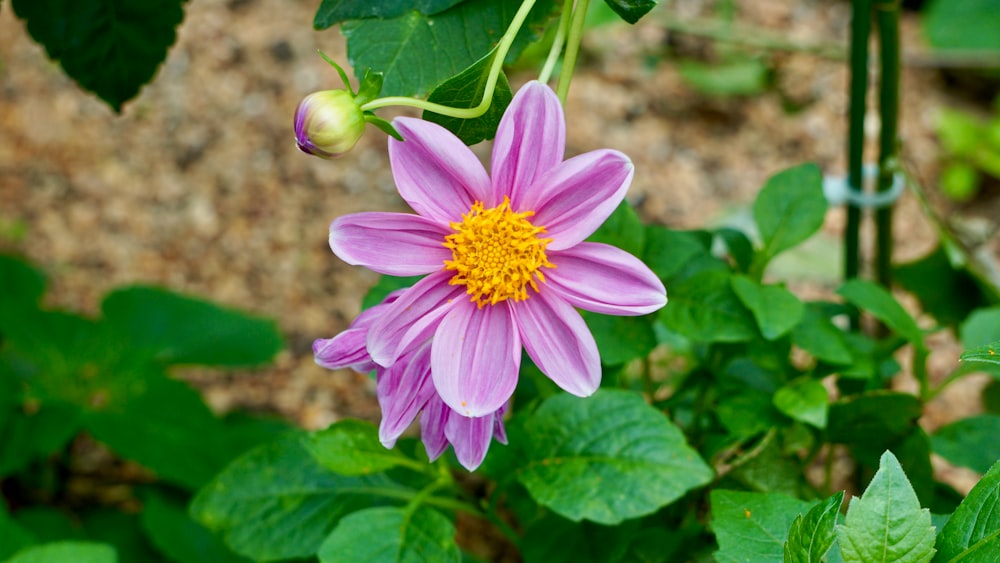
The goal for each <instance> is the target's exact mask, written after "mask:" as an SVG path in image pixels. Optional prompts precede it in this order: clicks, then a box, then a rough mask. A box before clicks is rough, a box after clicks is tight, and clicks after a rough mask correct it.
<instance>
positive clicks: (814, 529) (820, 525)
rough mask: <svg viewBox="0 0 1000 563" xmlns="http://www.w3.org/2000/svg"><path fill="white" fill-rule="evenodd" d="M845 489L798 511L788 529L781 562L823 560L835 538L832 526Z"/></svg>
mask: <svg viewBox="0 0 1000 563" xmlns="http://www.w3.org/2000/svg"><path fill="white" fill-rule="evenodd" d="M843 502H844V491H840V492H839V493H837V494H835V495H833V496H831V497H830V498H828V499H826V500H825V501H823V502H821V503H819V504H817V505H816V506H814V507H812V508H811V509H810V510H809V512H807V513H806V514H805V515H804V516H803V515H801V514H800V515H799V516H798V517H796V518H795V521H794V522H792V527H791V529H789V530H788V541H786V542H785V559H784V563H822V562H823V561H825V559H824V556H825V555H826V552H827V551H829V550H830V546H832V545H833V540H834V538H835V531H834V530H835V526H836V524H837V516H838V515H839V511H840V505H841V504H842V503H843Z"/></svg>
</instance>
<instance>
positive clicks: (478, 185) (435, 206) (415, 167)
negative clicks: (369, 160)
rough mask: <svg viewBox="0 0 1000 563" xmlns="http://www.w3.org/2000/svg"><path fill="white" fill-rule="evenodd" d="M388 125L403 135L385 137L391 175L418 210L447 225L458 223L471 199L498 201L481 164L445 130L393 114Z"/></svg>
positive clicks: (400, 190)
mask: <svg viewBox="0 0 1000 563" xmlns="http://www.w3.org/2000/svg"><path fill="white" fill-rule="evenodd" d="M392 124H393V125H394V126H395V127H396V130H397V131H399V133H400V134H401V135H402V136H403V138H404V139H406V141H403V142H400V141H397V140H395V139H393V138H392V137H390V138H389V162H390V164H391V165H392V175H393V178H395V180H396V188H397V189H398V190H399V195H401V196H402V197H403V199H404V200H406V202H407V203H409V204H410V207H412V208H413V210H414V211H416V212H417V213H418V214H420V215H423V216H424V217H427V218H428V219H432V220H434V221H436V222H438V223H440V224H441V225H444V226H447V225H448V223H449V222H451V221H461V220H462V214H463V213H468V212H469V209H470V208H471V207H472V204H473V202H476V201H481V202H483V203H484V204H486V207H493V206H495V205H496V204H497V203H498V202H496V201H495V200H494V199H493V197H492V189H491V188H490V177H489V175H487V174H486V169H485V168H483V164H482V163H481V162H479V159H478V158H477V157H476V155H475V154H473V152H472V151H471V150H470V149H469V147H467V146H465V143H463V142H462V141H460V140H459V139H458V137H456V136H455V135H453V134H452V133H451V132H450V131H448V130H447V129H445V128H444V127H441V126H440V125H438V124H436V123H431V122H429V121H424V120H422V119H414V118H411V117H397V118H396V119H394V120H393V122H392Z"/></svg>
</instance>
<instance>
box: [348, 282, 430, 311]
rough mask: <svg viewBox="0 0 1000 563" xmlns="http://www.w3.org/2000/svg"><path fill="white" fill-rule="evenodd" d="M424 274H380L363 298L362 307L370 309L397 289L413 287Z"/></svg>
mask: <svg viewBox="0 0 1000 563" xmlns="http://www.w3.org/2000/svg"><path fill="white" fill-rule="evenodd" d="M421 277H422V276H410V277H396V276H380V277H379V279H378V282H377V283H376V284H375V285H373V286H372V287H371V289H369V290H368V293H366V294H365V297H364V299H362V300H361V308H362V309H368V308H371V307H374V306H375V305H378V304H379V303H381V302H382V301H383V300H385V298H386V297H388V296H389V294H390V293H392V292H393V291H396V290H397V289H404V288H407V287H412V286H413V284H415V283H417V282H418V281H420V279H421Z"/></svg>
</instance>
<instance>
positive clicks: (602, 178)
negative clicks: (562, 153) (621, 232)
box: [514, 149, 634, 250]
mask: <svg viewBox="0 0 1000 563" xmlns="http://www.w3.org/2000/svg"><path fill="white" fill-rule="evenodd" d="M633 172H634V168H633V166H632V161H630V160H629V159H628V157H627V156H625V155H624V154H622V153H620V152H618V151H613V150H608V149H604V150H596V151H591V152H588V153H585V154H581V155H579V156H575V157H573V158H571V159H569V160H567V161H566V162H563V163H562V164H560V165H559V166H558V167H556V168H555V169H553V170H552V171H551V172H550V173H548V174H546V175H545V176H543V177H541V178H539V179H538V180H537V181H536V182H535V183H534V184H532V186H531V188H530V189H529V190H528V191H526V192H525V194H524V197H523V198H522V199H521V201H520V203H519V204H518V206H517V207H516V208H514V210H515V211H518V212H521V211H534V212H535V215H534V217H532V218H531V223H532V224H533V225H536V226H542V227H545V228H546V233H545V236H546V237H549V238H552V239H553V241H552V242H551V243H549V245H548V248H549V250H563V249H566V248H570V247H571V246H573V245H575V244H577V243H578V242H580V241H582V240H583V239H585V238H587V237H588V236H590V235H591V233H593V232H594V231H595V230H597V227H600V226H601V223H603V222H604V220H605V219H607V218H608V216H609V215H611V212H613V211H614V210H615V208H616V207H618V204H619V203H621V201H622V200H623V199H624V198H625V192H626V191H628V187H629V184H631V183H632V175H633Z"/></svg>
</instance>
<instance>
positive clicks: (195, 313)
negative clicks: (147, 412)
mask: <svg viewBox="0 0 1000 563" xmlns="http://www.w3.org/2000/svg"><path fill="white" fill-rule="evenodd" d="M101 310H102V311H103V312H104V318H105V321H106V322H107V324H108V325H109V326H110V327H111V328H112V330H114V331H115V332H116V333H117V335H118V336H119V337H120V338H122V339H123V340H126V341H127V342H129V345H130V347H131V348H133V349H138V350H141V351H143V352H144V353H146V354H149V355H150V356H154V357H155V358H156V359H157V360H159V361H161V362H164V363H167V364H201V365H216V366H245V365H254V364H261V363H264V362H267V361H270V360H271V358H273V357H274V355H275V354H277V353H278V351H279V350H281V347H282V339H281V334H280V333H279V332H278V328H277V325H276V324H275V323H274V321H270V320H265V319H261V318H257V317H252V316H250V315H247V314H246V313H243V312H240V311H237V310H234V309H228V308H225V307H220V306H219V305H216V304H214V303H210V302H208V301H203V300H201V299H195V298H193V297H186V296H183V295H179V294H176V293H172V292H169V291H166V290H163V289H159V288H154V287H143V286H135V287H130V288H125V289H119V290H116V291H114V292H112V293H110V294H108V296H107V297H105V298H104V302H103V303H102V304H101Z"/></svg>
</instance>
